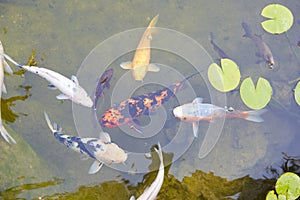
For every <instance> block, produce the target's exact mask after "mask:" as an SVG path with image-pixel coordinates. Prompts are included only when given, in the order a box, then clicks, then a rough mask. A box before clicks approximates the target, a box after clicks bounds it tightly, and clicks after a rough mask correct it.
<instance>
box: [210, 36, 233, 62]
mask: <svg viewBox="0 0 300 200" xmlns="http://www.w3.org/2000/svg"><path fill="white" fill-rule="evenodd" d="M210 43H211V44H212V46H213V48H214V50H215V51H216V52H217V53H218V54H219V56H220V58H229V56H228V55H227V54H226V53H225V52H224V51H223V50H222V49H221V48H220V47H219V46H218V45H217V44H216V43H215V42H214V36H213V33H212V32H210Z"/></svg>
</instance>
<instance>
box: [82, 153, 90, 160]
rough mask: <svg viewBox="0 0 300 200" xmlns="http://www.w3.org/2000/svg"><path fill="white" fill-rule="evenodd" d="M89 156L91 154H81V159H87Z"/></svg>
mask: <svg viewBox="0 0 300 200" xmlns="http://www.w3.org/2000/svg"><path fill="white" fill-rule="evenodd" d="M88 158H89V156H87V155H84V154H81V155H80V160H87V159H88Z"/></svg>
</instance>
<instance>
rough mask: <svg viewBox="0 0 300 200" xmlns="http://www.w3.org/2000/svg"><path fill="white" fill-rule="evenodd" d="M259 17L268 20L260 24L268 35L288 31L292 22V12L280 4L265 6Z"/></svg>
mask: <svg viewBox="0 0 300 200" xmlns="http://www.w3.org/2000/svg"><path fill="white" fill-rule="evenodd" d="M261 15H262V16H264V17H266V18H269V20H266V21H263V22H262V23H261V25H262V27H263V28H264V29H265V30H266V31H267V32H269V33H272V34H280V33H283V32H285V31H287V30H289V29H290V28H291V27H292V25H293V21H294V17H293V14H292V12H291V11H290V10H289V9H288V8H287V7H285V6H283V5H280V4H270V5H268V6H266V7H265V8H264V9H263V10H262V12H261Z"/></svg>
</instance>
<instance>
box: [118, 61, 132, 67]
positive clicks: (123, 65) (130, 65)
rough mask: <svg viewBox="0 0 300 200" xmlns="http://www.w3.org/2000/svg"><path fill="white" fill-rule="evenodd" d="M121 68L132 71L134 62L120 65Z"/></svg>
mask: <svg viewBox="0 0 300 200" xmlns="http://www.w3.org/2000/svg"><path fill="white" fill-rule="evenodd" d="M120 67H121V68H123V69H132V62H131V61H128V62H122V63H121V64H120Z"/></svg>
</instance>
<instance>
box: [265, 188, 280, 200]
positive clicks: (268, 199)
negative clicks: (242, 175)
mask: <svg viewBox="0 0 300 200" xmlns="http://www.w3.org/2000/svg"><path fill="white" fill-rule="evenodd" d="M266 200H278V199H277V196H276V194H274V190H272V191H270V192H268V194H267V196H266Z"/></svg>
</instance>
